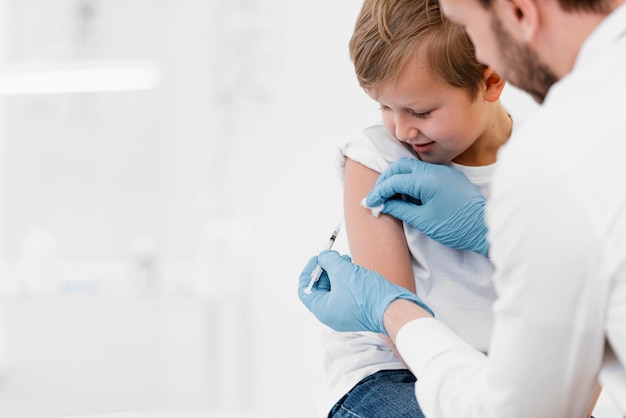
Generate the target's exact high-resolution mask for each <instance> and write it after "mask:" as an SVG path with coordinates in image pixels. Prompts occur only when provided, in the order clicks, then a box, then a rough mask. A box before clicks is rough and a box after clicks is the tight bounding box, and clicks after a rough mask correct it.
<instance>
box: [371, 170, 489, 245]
mask: <svg viewBox="0 0 626 418" xmlns="http://www.w3.org/2000/svg"><path fill="white" fill-rule="evenodd" d="M399 193H400V194H406V195H409V196H412V197H414V198H416V199H419V200H420V201H421V202H422V204H421V205H419V206H418V205H415V204H412V203H410V202H407V201H406V200H405V199H395V198H394V197H395V196H397V194H399ZM366 204H367V206H369V207H372V208H373V207H376V206H380V205H382V204H384V208H383V209H382V212H383V213H386V214H389V215H391V216H393V217H394V218H398V219H400V220H401V221H403V222H405V223H407V224H409V225H411V226H412V227H414V228H417V229H419V230H420V231H421V232H422V233H424V234H425V235H427V236H428V237H430V238H432V239H434V240H435V241H438V242H440V243H442V244H443V245H446V246H448V247H452V248H457V249H460V250H469V251H474V252H477V253H480V254H482V255H484V256H487V254H488V253H489V243H488V242H487V225H485V204H486V200H485V197H484V196H483V195H482V194H481V193H480V191H478V188H476V186H475V185H474V184H472V183H471V182H470V181H469V180H468V179H467V177H465V175H464V174H463V173H461V172H460V171H458V170H456V169H455V168H453V167H449V166H445V165H438V164H429V163H425V162H423V161H419V160H415V159H412V158H402V159H400V160H398V161H396V162H395V163H393V164H392V165H390V166H389V167H388V168H387V170H385V171H384V172H383V173H382V174H381V175H380V177H379V178H378V180H377V181H376V184H375V185H374V188H373V189H372V191H371V192H370V193H369V194H368V195H367V200H366Z"/></svg>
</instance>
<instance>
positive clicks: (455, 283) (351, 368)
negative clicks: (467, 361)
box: [321, 124, 496, 413]
mask: <svg viewBox="0 0 626 418" xmlns="http://www.w3.org/2000/svg"><path fill="white" fill-rule="evenodd" d="M346 157H348V158H350V159H352V160H354V161H356V162H358V163H360V164H362V165H364V166H366V167H368V168H370V169H372V170H375V171H377V172H382V171H384V170H385V169H386V168H387V167H388V166H389V165H390V164H391V163H392V162H394V161H396V160H398V159H400V158H402V157H411V158H415V157H414V156H413V154H412V153H411V152H410V151H409V150H408V149H407V148H405V147H404V146H403V145H402V144H401V143H400V142H399V141H398V140H397V139H395V138H394V137H393V136H392V135H390V134H389V132H388V131H387V130H386V129H385V128H384V126H383V125H382V124H378V125H374V126H371V127H369V128H367V129H365V130H364V131H362V132H361V133H360V134H359V135H357V136H356V137H355V138H353V139H351V140H349V141H347V142H346V143H344V144H343V145H342V146H341V147H340V158H339V165H340V174H341V176H342V178H343V171H344V165H345V158H346ZM454 166H455V167H456V168H457V169H458V170H460V171H461V172H463V173H464V174H465V175H466V176H467V177H468V178H469V179H470V181H472V182H473V183H474V184H475V185H476V186H477V187H478V188H479V189H480V191H481V192H482V193H483V194H484V195H485V196H486V197H488V196H489V185H490V182H491V175H492V171H493V169H494V166H495V165H490V166H483V167H466V166H459V165H454ZM363 197H365V196H363ZM404 232H405V237H406V240H407V243H408V246H409V250H410V251H411V255H412V265H413V274H414V276H415V286H416V293H417V295H418V296H419V297H420V298H421V299H422V300H423V301H424V302H425V303H426V305H428V306H429V307H430V308H431V309H432V310H433V312H434V313H435V317H436V318H437V319H438V320H440V321H442V322H443V323H445V324H447V325H448V326H449V327H450V328H452V329H453V330H454V331H455V332H457V333H458V334H459V335H461V336H462V337H463V338H464V339H465V340H466V341H468V342H469V343H470V344H471V345H472V346H473V347H475V348H476V349H478V350H480V351H483V352H486V351H487V347H488V345H489V336H490V333H491V328H492V323H493V318H492V313H491V305H492V303H493V301H494V299H495V297H496V295H495V291H494V288H493V284H492V282H491V279H490V276H491V273H492V266H491V263H490V262H489V260H488V259H487V258H485V257H483V256H482V255H480V254H477V253H474V252H469V251H460V250H455V249H451V248H448V247H446V246H444V245H442V244H439V243H438V242H436V241H434V240H432V239H430V238H428V237H427V236H425V235H424V234H422V233H421V232H419V231H418V230H417V229H415V228H412V227H410V226H408V225H406V224H405V225H404ZM324 343H325V344H324V346H325V352H324V357H323V368H322V369H323V370H322V379H323V386H324V398H323V400H322V405H321V410H322V411H324V413H327V412H328V411H329V410H330V409H331V408H332V406H333V405H334V404H335V403H336V402H337V401H338V400H339V399H340V398H341V397H342V396H343V395H345V394H346V393H347V392H348V391H349V390H350V389H352V387H354V386H355V385H356V384H357V383H358V382H359V381H360V380H361V379H363V378H364V377H366V376H369V375H371V374H373V373H375V372H377V371H380V370H389V369H405V368H406V366H405V365H404V363H403V362H401V361H400V360H399V359H398V358H397V357H396V356H395V355H394V354H393V352H392V351H391V350H390V349H389V347H388V346H387V344H386V343H385V342H384V341H383V340H382V338H381V337H380V336H379V335H378V334H374V333H339V332H333V331H328V332H327V334H326V335H325V341H324ZM423 343H424V344H428V341H424V342H423Z"/></svg>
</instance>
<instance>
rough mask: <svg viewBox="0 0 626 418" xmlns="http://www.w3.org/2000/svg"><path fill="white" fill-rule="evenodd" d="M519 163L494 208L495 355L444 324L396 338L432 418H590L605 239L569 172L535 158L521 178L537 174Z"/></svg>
mask: <svg viewBox="0 0 626 418" xmlns="http://www.w3.org/2000/svg"><path fill="white" fill-rule="evenodd" d="M516 152H519V151H516ZM517 156H518V157H520V156H519V155H517ZM521 157H522V158H518V159H516V160H515V161H517V163H516V162H506V164H505V163H504V162H501V164H502V167H504V166H506V167H507V170H505V171H504V172H501V173H498V174H499V176H500V177H501V178H502V180H503V181H502V182H500V184H499V186H500V189H499V190H498V189H497V188H496V185H494V193H493V195H492V200H491V201H490V203H489V205H490V207H489V211H488V221H489V227H490V241H491V259H492V261H493V263H494V266H495V275H494V281H495V285H496V291H497V293H498V299H497V301H496V303H495V304H494V313H495V326H494V331H493V334H492V339H491V343H490V347H489V353H488V355H487V356H484V355H482V354H481V353H478V352H477V351H475V350H473V349H472V348H471V347H469V346H468V345H467V344H465V343H464V342H463V341H462V340H461V339H460V338H458V337H457V336H456V335H454V334H453V333H452V332H451V331H449V330H448V329H447V328H446V327H445V326H444V325H442V324H441V323H438V322H437V321H436V319H418V320H415V321H413V322H411V323H409V324H407V325H405V326H404V327H403V328H402V329H401V330H400V332H399V333H398V336H397V340H396V344H397V346H398V349H399V350H400V352H401V354H402V356H403V358H404V360H405V361H406V362H407V364H408V365H409V367H410V368H411V370H412V371H413V372H414V373H415V375H416V377H417V379H418V382H417V384H416V394H417V397H418V401H419V403H420V406H421V407H422V409H423V411H424V413H425V415H426V416H427V417H429V418H444V417H447V418H450V417H476V418H486V417H493V418H502V417H507V418H528V417H552V418H558V417H563V418H572V417H582V416H583V415H584V412H585V411H586V410H587V408H588V406H589V403H590V401H591V397H592V393H593V389H594V386H595V382H596V374H595V373H596V371H597V369H598V367H599V364H600V362H601V358H602V350H603V342H604V338H603V327H602V315H603V313H602V312H603V306H605V302H606V301H604V300H603V299H602V297H603V296H602V295H603V292H602V291H601V290H600V289H598V287H596V286H594V280H593V279H594V275H595V274H598V273H599V272H598V269H599V268H600V267H599V266H601V264H602V263H601V253H602V251H601V248H602V242H601V233H600V231H598V230H597V225H596V224H595V223H594V222H593V216H591V215H590V213H589V208H588V207H587V205H586V204H585V201H584V199H583V196H582V193H580V191H579V190H577V188H576V185H573V184H570V183H569V182H568V180H567V179H568V176H567V174H566V173H561V172H559V167H554V166H553V165H551V164H550V163H549V162H545V161H544V162H542V161H538V158H537V156H533V157H534V159H533V158H530V156H529V158H530V159H526V161H533V163H532V164H533V169H532V175H529V176H519V175H518V174H519V173H520V172H521V173H524V172H528V171H529V170H528V168H526V169H524V168H523V167H520V166H516V164H521V162H524V158H523V157H524V156H521ZM507 171H508V172H507Z"/></svg>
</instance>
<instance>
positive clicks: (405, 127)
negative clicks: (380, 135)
mask: <svg viewBox="0 0 626 418" xmlns="http://www.w3.org/2000/svg"><path fill="white" fill-rule="evenodd" d="M418 135H419V130H418V129H417V128H416V127H415V126H413V125H412V124H410V123H407V122H406V121H403V120H396V138H398V140H400V141H409V140H411V139H414V138H417V136H418Z"/></svg>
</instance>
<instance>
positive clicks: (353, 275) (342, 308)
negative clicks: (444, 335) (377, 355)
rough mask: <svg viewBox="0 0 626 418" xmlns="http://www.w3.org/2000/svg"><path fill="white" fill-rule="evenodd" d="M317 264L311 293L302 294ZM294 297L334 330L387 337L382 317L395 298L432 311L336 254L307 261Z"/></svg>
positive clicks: (380, 277)
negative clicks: (367, 332)
mask: <svg viewBox="0 0 626 418" xmlns="http://www.w3.org/2000/svg"><path fill="white" fill-rule="evenodd" d="M317 263H319V265H320V267H322V269H323V270H324V271H323V272H322V275H321V276H320V278H319V280H318V281H317V283H316V284H315V285H314V286H313V291H312V293H311V294H307V293H305V290H306V288H307V286H308V285H309V280H310V278H311V273H312V272H313V270H314V269H315V267H316V265H317ZM298 296H299V297H300V300H301V301H302V303H304V305H305V306H306V307H307V308H308V309H309V310H310V311H311V312H312V313H313V315H315V316H316V317H317V319H319V320H320V321H321V322H322V323H324V324H325V325H327V326H329V327H330V328H332V329H334V330H335V331H350V332H357V331H371V332H377V333H379V334H385V335H388V334H387V331H386V330H385V327H384V325H383V316H384V314H385V311H386V310H387V307H389V304H390V303H391V302H393V301H394V300H396V299H408V300H411V301H413V302H415V303H416V304H418V305H419V306H421V307H422V308H423V309H425V310H426V311H428V312H429V313H430V314H431V315H433V312H432V311H431V310H430V308H429V307H428V306H426V304H425V303H424V302H423V301H422V300H421V299H420V298H419V297H417V295H415V294H414V293H412V292H410V291H408V290H406V289H405V288H403V287H401V286H397V285H395V284H393V283H391V282H390V281H388V280H387V279H385V278H384V277H382V276H381V275H380V274H378V273H376V272H374V271H371V270H368V269H366V268H363V267H360V266H357V265H356V264H354V263H352V261H351V260H350V257H348V256H346V255H344V256H341V255H339V253H338V252H337V251H322V252H321V253H320V255H319V256H318V257H313V258H311V259H310V260H309V262H308V263H307V265H306V267H305V268H304V270H303V271H302V273H301V274H300V281H299V285H298Z"/></svg>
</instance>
